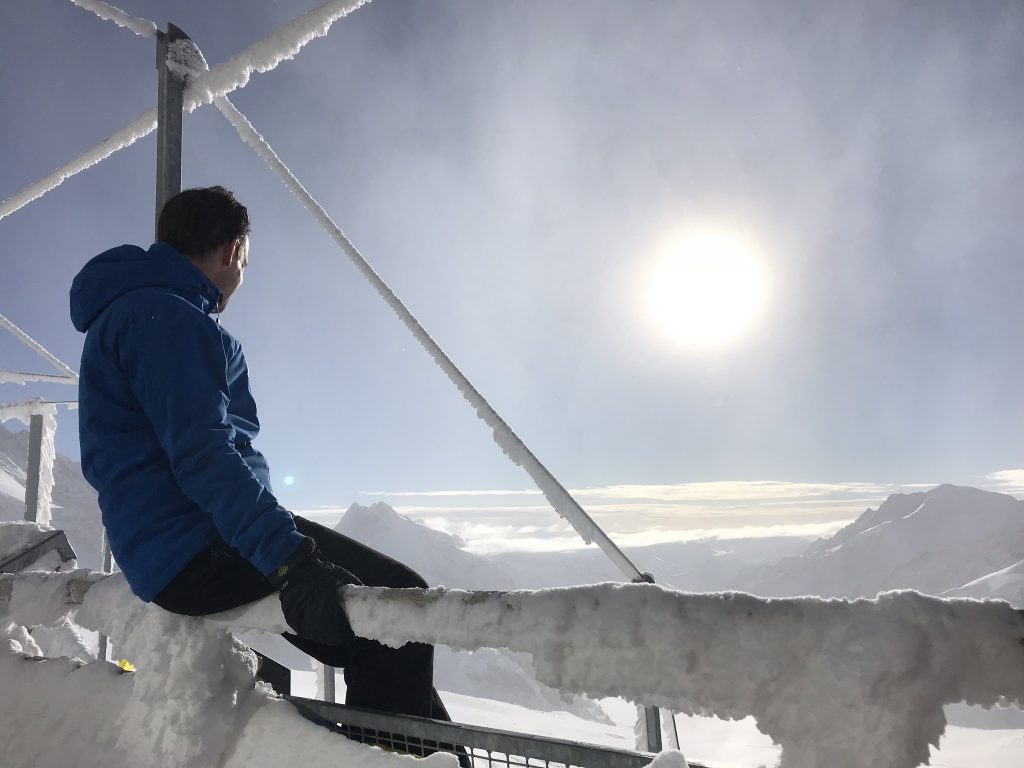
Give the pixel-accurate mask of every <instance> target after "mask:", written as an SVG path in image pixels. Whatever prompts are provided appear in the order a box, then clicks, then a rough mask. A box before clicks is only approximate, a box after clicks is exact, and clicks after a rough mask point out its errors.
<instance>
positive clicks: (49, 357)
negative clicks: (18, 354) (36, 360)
mask: <svg viewBox="0 0 1024 768" xmlns="http://www.w3.org/2000/svg"><path fill="white" fill-rule="evenodd" d="M0 328H6V329H7V330H8V331H10V333H11V335H13V336H14V338H16V339H17V340H18V341H20V342H21V343H22V344H24V345H25V346H26V347H28V348H29V349H31V350H32V351H33V352H35V353H36V354H37V355H39V356H40V357H41V358H43V360H45V361H46V362H48V363H49V364H50V365H52V366H53V367H54V368H56V369H57V370H58V371H60V372H61V374H63V375H64V376H67V377H69V378H71V379H74V381H75V382H76V383H77V382H78V374H77V373H75V372H74V370H73V369H72V368H71V366H69V365H66V364H65V363H62V362H61V361H60V360H59V359H58V358H57V356H56V355H53V354H50V353H49V352H47V351H46V349H45V348H44V347H43V345H42V344H40V343H39V342H38V341H36V340H35V339H33V338H32V337H31V336H29V335H28V334H27V333H25V332H24V331H23V330H21V328H19V327H18V326H16V325H15V324H14V323H12V322H11V321H10V320H8V319H7V318H6V317H4V316H3V315H2V314H0Z"/></svg>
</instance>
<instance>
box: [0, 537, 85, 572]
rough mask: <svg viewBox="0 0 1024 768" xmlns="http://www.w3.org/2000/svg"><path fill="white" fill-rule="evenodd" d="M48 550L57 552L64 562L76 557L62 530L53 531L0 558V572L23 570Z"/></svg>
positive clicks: (47, 552) (48, 551)
mask: <svg viewBox="0 0 1024 768" xmlns="http://www.w3.org/2000/svg"><path fill="white" fill-rule="evenodd" d="M50 552H57V553H59V554H60V559H61V561H62V562H65V563H66V562H67V561H68V560H74V559H76V558H77V557H78V556H77V555H76V554H75V550H74V549H73V548H72V546H71V543H70V542H69V541H68V537H67V536H66V535H64V531H54V532H53V533H50V534H48V535H47V536H45V537H44V538H42V539H40V540H39V541H37V542H36V543H35V544H30V545H29V546H27V547H24V548H22V549H20V550H18V551H17V552H15V553H14V554H13V555H8V556H6V557H4V558H3V559H0V573H17V572H18V571H23V570H25V569H26V568H28V567H29V566H30V565H32V563H34V562H35V561H36V560H38V559H39V558H41V557H43V556H44V555H47V554H49V553H50Z"/></svg>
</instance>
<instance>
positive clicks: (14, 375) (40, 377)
mask: <svg viewBox="0 0 1024 768" xmlns="http://www.w3.org/2000/svg"><path fill="white" fill-rule="evenodd" d="M35 382H39V383H43V384H77V383H78V382H77V381H76V380H75V379H73V378H71V377H70V376H56V375H54V374H51V373H26V372H25V371H0V384H21V385H25V384H32V383H35Z"/></svg>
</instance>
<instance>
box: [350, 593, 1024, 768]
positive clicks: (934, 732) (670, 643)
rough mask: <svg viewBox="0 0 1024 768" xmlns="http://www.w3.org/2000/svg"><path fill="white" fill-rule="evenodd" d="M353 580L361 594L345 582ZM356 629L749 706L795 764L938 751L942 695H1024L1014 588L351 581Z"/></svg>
mask: <svg viewBox="0 0 1024 768" xmlns="http://www.w3.org/2000/svg"><path fill="white" fill-rule="evenodd" d="M350 591H351V592H352V594H351V595H349V594H348V592H350ZM345 605H346V609H347V610H348V613H349V616H350V618H351V620H352V625H353V627H354V629H355V630H356V632H357V633H358V634H361V635H366V636H369V637H374V638H376V639H379V640H382V641H383V642H386V643H389V644H392V645H400V644H401V643H403V642H406V641H409V640H414V641H422V642H440V643H445V644H447V645H452V646H455V647H459V648H467V649H469V648H479V647H481V646H490V647H506V648H510V649H512V650H518V651H526V652H529V653H532V654H533V659H534V666H535V667H536V670H537V676H538V679H540V680H541V681H542V682H544V683H546V684H548V685H551V686H552V687H555V688H559V689H560V690H564V691H567V692H572V693H587V694H590V695H592V696H620V697H623V698H627V699H630V700H632V701H635V702H637V703H642V704H650V705H654V706H659V707H663V708H666V709H671V710H673V711H676V712H683V713H686V714H700V715H714V716H717V717H721V718H725V719H740V718H743V717H745V716H747V715H753V716H754V717H755V718H756V719H757V723H758V727H759V728H760V729H761V730H762V731H763V732H765V733H767V734H768V735H769V736H771V737H772V739H773V740H774V741H775V742H777V743H778V744H780V745H781V746H782V747H783V760H782V763H781V764H782V765H783V766H785V767H786V768H815V767H817V766H821V765H830V766H833V767H834V768H845V767H847V766H849V767H850V768H853V767H854V766H873V765H884V766H887V768H911V767H912V766H917V765H919V764H921V763H922V762H924V761H926V760H927V759H928V753H929V750H928V745H929V744H937V743H938V740H939V737H940V736H941V735H942V733H943V730H944V728H945V725H946V721H945V717H944V715H943V712H942V706H943V704H945V703H953V702H960V701H964V702H967V703H969V704H975V705H982V706H986V707H991V706H993V705H995V704H997V703H1010V704H1014V705H1016V706H1021V705H1022V704H1024V619H1022V618H1021V616H1020V615H1019V614H1018V613H1017V612H1016V611H1015V610H1013V609H1012V608H1010V606H1009V605H1007V604H1006V603H998V602H979V601H973V600H941V599H938V598H932V597H927V596H924V595H921V594H919V593H916V592H890V593H886V594H883V595H881V596H879V597H878V598H877V599H875V600H855V601H846V600H821V599H813V598H798V599H790V600H766V599H761V598H756V597H753V596H750V595H744V594H739V593H724V594H716V595H696V594H687V593H681V592H671V591H669V590H665V589H662V588H660V587H657V586H654V585H609V584H605V585H595V586H590V587H577V588H566V589H554V590H545V591H541V592H536V593H531V592H510V593H469V592H460V591H454V590H445V589H432V590H428V591H427V592H426V594H425V595H417V594H415V592H414V591H411V590H382V589H379V588H362V589H359V590H346V596H345Z"/></svg>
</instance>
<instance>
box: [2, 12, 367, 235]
mask: <svg viewBox="0 0 1024 768" xmlns="http://www.w3.org/2000/svg"><path fill="white" fill-rule="evenodd" d="M367 2H369V0H329V2H326V3H324V4H323V5H321V6H320V7H318V8H314V9H313V10H311V11H309V12H308V13H306V14H303V15H302V16H299V17H298V18H297V19H295V20H294V21H292V22H290V23H288V24H285V25H284V26H283V27H281V28H280V29H277V30H275V31H274V32H273V33H272V34H270V35H269V36H267V37H266V38H264V39H263V40H260V41H259V42H256V43H253V44H252V45H250V46H249V47H248V48H246V49H245V50H244V51H242V52H241V53H239V54H236V55H235V56H232V57H231V58H230V59H228V60H227V61H226V62H224V63H223V64H220V65H218V66H216V67H214V68H213V69H211V70H210V71H209V73H207V75H206V76H204V77H203V78H201V79H197V80H195V81H192V82H190V83H189V87H188V90H187V91H186V94H185V104H184V108H185V110H186V111H188V112H191V111H193V110H194V109H196V108H197V107H199V106H202V105H203V104H209V103H210V102H212V101H213V100H214V99H215V98H216V97H217V96H223V95H224V94H227V93H231V92H232V91H234V90H235V89H237V88H242V87H244V86H245V85H246V84H247V83H248V82H249V78H250V77H251V76H252V74H253V72H269V71H270V70H272V69H274V67H276V66H277V65H278V64H280V63H281V62H282V61H284V60H285V59H291V58H293V57H294V56H295V54H297V53H298V52H299V51H300V50H301V49H302V48H303V47H304V46H305V45H306V44H307V43H309V42H310V41H312V40H315V39H316V38H318V37H323V36H324V35H326V34H327V32H328V31H329V30H330V28H331V25H332V24H334V22H335V21H337V20H338V19H340V18H342V17H344V16H347V15H348V14H349V13H351V12H352V11H354V10H357V9H358V8H360V7H361V6H363V5H365V4H366V3H367ZM156 123H157V110H156V108H155V107H154V108H153V109H151V110H149V111H147V112H145V113H143V114H142V115H140V116H139V117H137V118H136V119H135V120H133V121H132V122H130V123H129V124H128V125H126V126H125V127H124V128H122V129H120V130H119V131H116V132H115V133H112V134H111V135H110V136H108V137H107V138H106V139H104V140H103V141H101V142H100V143H99V144H96V145H95V146H93V147H91V148H89V149H87V150H86V151H85V152H82V153H81V154H80V155H78V156H77V157H75V158H74V159H73V160H71V161H70V162H68V163H66V164H65V165H63V166H61V167H60V168H58V169H57V170H55V171H54V172H53V173H51V174H49V175H48V176H45V177H43V178H42V179H39V180H38V181H36V182H34V183H32V184H29V185H28V186H27V187H25V188H24V189H22V190H21V191H19V192H17V193H16V194H14V195H13V196H12V197H10V198H8V199H7V200H5V201H4V202H3V203H2V204H0V220H2V219H5V218H6V217H8V216H10V215H11V214H12V213H14V212H15V211H18V210H20V209H21V208H24V207H25V206H26V205H28V204H29V203H31V202H32V201H33V200H37V199H39V198H40V197H42V196H43V195H45V194H46V193H47V192H50V191H51V190H53V189H56V188H57V187H58V186H60V184H62V183H63V182H64V181H65V180H66V179H69V178H71V177H72V176H74V175H75V174H78V173H81V172H82V171H84V170H86V169H87V168H91V167H92V166H94V165H95V164H96V163H98V162H100V161H102V160H105V159H106V158H108V157H110V156H111V155H112V154H114V153H115V152H117V151H118V150H120V149H124V148H125V147H128V146H131V145H132V144H134V143H135V142H136V141H138V140H139V139H141V138H143V137H144V136H148V135H149V134H150V133H152V132H153V131H154V130H156Z"/></svg>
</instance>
